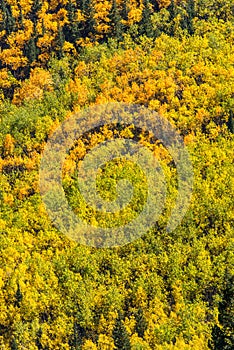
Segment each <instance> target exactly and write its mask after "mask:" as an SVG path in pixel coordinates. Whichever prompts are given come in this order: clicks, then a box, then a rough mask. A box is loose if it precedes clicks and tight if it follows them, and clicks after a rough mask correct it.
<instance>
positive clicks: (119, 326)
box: [112, 314, 131, 350]
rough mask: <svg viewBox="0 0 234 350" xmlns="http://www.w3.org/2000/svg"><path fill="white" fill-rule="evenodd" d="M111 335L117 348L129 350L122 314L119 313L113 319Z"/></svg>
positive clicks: (128, 339) (129, 345)
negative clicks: (114, 319) (113, 324)
mask: <svg viewBox="0 0 234 350" xmlns="http://www.w3.org/2000/svg"><path fill="white" fill-rule="evenodd" d="M112 337H113V339H114V344H115V346H116V349H118V350H130V349H131V344H130V338H129V335H128V333H127V331H126V328H125V326H124V323H123V319H122V316H121V315H120V314H119V316H118V317H117V319H116V321H115V326H114V329H113V333H112Z"/></svg>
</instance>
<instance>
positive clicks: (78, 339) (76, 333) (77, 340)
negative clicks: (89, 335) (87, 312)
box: [69, 321, 86, 350]
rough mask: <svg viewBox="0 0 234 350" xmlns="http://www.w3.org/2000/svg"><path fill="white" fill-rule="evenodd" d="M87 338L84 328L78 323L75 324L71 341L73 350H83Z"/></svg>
mask: <svg viewBox="0 0 234 350" xmlns="http://www.w3.org/2000/svg"><path fill="white" fill-rule="evenodd" d="M85 336H86V332H85V329H84V327H82V326H81V325H80V324H79V323H78V322H76V321H75V322H74V326H73V334H72V336H71V339H70V341H69V344H70V347H71V349H72V350H79V349H81V348H82V343H83V339H84V338H85Z"/></svg>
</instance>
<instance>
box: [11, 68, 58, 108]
mask: <svg viewBox="0 0 234 350" xmlns="http://www.w3.org/2000/svg"><path fill="white" fill-rule="evenodd" d="M52 90H53V81H52V77H51V74H50V73H49V72H48V71H46V70H44V69H42V68H35V69H33V70H32V71H31V74H30V78H29V79H28V80H26V81H25V82H24V83H22V86H21V87H20V88H19V89H17V90H16V91H15V94H14V98H13V103H15V104H20V103H22V102H23V101H24V100H29V99H40V98H42V96H43V93H44V92H45V91H52Z"/></svg>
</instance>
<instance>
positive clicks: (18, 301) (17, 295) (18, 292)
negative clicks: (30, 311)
mask: <svg viewBox="0 0 234 350" xmlns="http://www.w3.org/2000/svg"><path fill="white" fill-rule="evenodd" d="M22 299H23V294H22V293H21V289H20V285H19V283H18V285H17V290H16V293H15V306H17V307H20V304H21V301H22Z"/></svg>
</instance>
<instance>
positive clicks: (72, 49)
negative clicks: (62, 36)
mask: <svg viewBox="0 0 234 350" xmlns="http://www.w3.org/2000/svg"><path fill="white" fill-rule="evenodd" d="M63 52H64V53H69V54H73V55H76V49H75V46H74V45H73V44H71V43H69V42H68V41H65V42H64V44H63Z"/></svg>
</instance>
